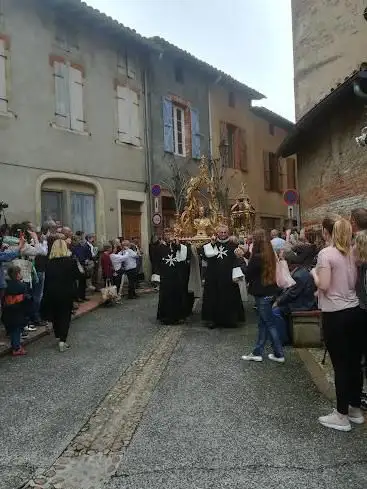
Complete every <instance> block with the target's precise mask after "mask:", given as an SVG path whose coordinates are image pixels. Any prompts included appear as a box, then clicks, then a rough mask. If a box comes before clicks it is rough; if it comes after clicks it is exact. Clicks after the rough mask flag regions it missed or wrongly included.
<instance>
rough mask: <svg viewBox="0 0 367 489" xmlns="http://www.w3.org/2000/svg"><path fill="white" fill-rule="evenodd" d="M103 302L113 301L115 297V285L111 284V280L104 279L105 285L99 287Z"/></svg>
mask: <svg viewBox="0 0 367 489" xmlns="http://www.w3.org/2000/svg"><path fill="white" fill-rule="evenodd" d="M101 295H102V300H103V302H107V301H113V300H116V299H117V287H116V285H111V280H109V279H108V280H106V285H105V287H103V288H102V289H101Z"/></svg>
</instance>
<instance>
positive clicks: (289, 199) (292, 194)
mask: <svg viewBox="0 0 367 489" xmlns="http://www.w3.org/2000/svg"><path fill="white" fill-rule="evenodd" d="M283 199H284V202H285V203H286V204H287V205H295V204H298V199H299V195H298V192H297V190H294V189H288V190H286V191H285V192H284V194H283Z"/></svg>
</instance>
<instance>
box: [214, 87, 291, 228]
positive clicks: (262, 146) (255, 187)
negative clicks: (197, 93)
mask: <svg viewBox="0 0 367 489" xmlns="http://www.w3.org/2000/svg"><path fill="white" fill-rule="evenodd" d="M262 98H264V96H263V95H262V94H260V93H258V92H256V91H255V90H252V89H249V88H247V89H243V88H242V87H236V86H235V85H232V86H228V85H227V86H226V85H223V84H220V83H218V84H214V85H212V86H211V87H210V116H211V144H212V154H213V156H214V158H219V156H220V154H219V149H220V145H221V142H223V141H225V143H226V145H227V147H228V150H227V153H228V154H227V156H226V165H227V166H228V169H227V170H226V175H225V177H226V180H227V183H228V185H229V198H230V201H231V202H232V203H233V202H234V201H235V199H236V198H237V197H238V195H239V194H240V190H241V184H242V183H245V184H246V188H247V193H248V195H249V197H250V199H251V202H252V203H253V206H254V207H255V209H256V213H257V214H256V215H257V224H258V225H261V226H262V227H264V228H265V229H273V228H277V229H281V228H282V227H283V225H284V222H285V221H287V220H288V217H289V215H288V212H289V211H288V208H287V206H286V205H285V204H284V200H283V193H284V191H285V190H286V189H288V188H291V189H296V188H297V173H296V159H295V157H289V158H288V159H279V158H278V157H277V156H276V151H277V148H278V146H279V144H280V143H281V142H282V141H283V140H284V138H285V137H286V136H287V134H288V133H289V132H290V131H291V130H292V129H293V125H294V124H293V123H292V122H290V121H288V120H286V119H284V118H283V117H281V116H279V115H277V114H275V113H274V112H271V111H270V110H268V109H266V108H264V107H252V105H251V104H252V101H253V100H261V99H262ZM292 217H293V216H292ZM294 217H296V215H294Z"/></svg>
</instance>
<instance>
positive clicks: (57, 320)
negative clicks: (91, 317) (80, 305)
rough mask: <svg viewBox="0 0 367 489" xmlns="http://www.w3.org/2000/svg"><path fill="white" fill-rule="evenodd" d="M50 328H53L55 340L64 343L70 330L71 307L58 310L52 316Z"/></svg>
mask: <svg viewBox="0 0 367 489" xmlns="http://www.w3.org/2000/svg"><path fill="white" fill-rule="evenodd" d="M53 316H54V317H53V320H52V326H53V328H54V334H55V338H59V340H60V341H63V342H65V341H66V339H67V337H68V333H69V328H70V321H71V307H65V308H62V309H61V308H60V309H58V311H55V313H54V315H53Z"/></svg>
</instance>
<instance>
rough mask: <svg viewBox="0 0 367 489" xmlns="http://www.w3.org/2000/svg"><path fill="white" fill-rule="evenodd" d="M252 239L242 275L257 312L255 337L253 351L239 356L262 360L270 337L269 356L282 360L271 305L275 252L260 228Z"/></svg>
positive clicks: (246, 358)
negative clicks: (250, 250)
mask: <svg viewBox="0 0 367 489" xmlns="http://www.w3.org/2000/svg"><path fill="white" fill-rule="evenodd" d="M253 240H254V244H253V249H252V255H251V258H250V261H249V263H248V267H247V271H246V278H247V281H248V282H249V290H248V291H249V294H251V295H253V296H254V297H255V302H256V307H257V312H258V337H257V342H256V345H255V348H254V350H253V352H252V353H251V354H250V355H243V356H242V360H248V361H251V360H252V361H255V362H262V360H263V354H264V349H265V345H266V342H267V340H268V338H270V339H271V343H272V347H273V351H274V353H270V355H268V358H269V360H272V361H274V362H278V363H284V361H285V359H284V352H283V346H282V343H281V341H280V338H279V335H278V331H277V328H276V322H275V318H274V315H273V309H272V306H273V303H274V301H275V297H276V296H277V295H278V292H279V289H278V286H277V282H276V256H275V253H274V250H273V247H272V245H271V242H270V240H269V239H268V238H267V237H266V233H265V231H264V230H263V229H259V230H257V231H255V233H254V235H253Z"/></svg>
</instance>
